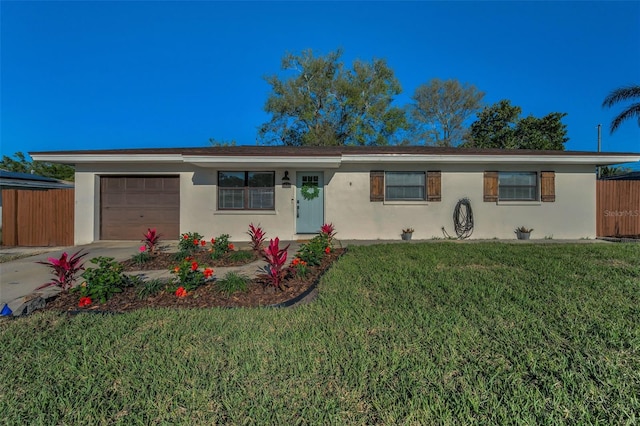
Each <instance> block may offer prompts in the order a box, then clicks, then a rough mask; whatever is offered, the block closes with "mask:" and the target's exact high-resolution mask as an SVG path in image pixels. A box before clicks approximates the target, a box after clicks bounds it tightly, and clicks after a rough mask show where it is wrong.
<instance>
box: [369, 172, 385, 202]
mask: <svg viewBox="0 0 640 426" xmlns="http://www.w3.org/2000/svg"><path fill="white" fill-rule="evenodd" d="M369 182H370V186H369V199H370V201H384V171H382V170H372V171H371V172H370V173H369Z"/></svg>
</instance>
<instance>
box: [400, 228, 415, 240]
mask: <svg viewBox="0 0 640 426" xmlns="http://www.w3.org/2000/svg"><path fill="white" fill-rule="evenodd" d="M412 235H413V228H405V229H403V230H402V239H403V240H405V241H409V240H410V239H411V236H412Z"/></svg>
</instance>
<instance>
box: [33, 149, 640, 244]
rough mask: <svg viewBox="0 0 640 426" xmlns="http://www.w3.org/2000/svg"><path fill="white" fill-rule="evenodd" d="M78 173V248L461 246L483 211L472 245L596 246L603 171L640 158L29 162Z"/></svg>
mask: <svg viewBox="0 0 640 426" xmlns="http://www.w3.org/2000/svg"><path fill="white" fill-rule="evenodd" d="M29 154H30V155H31V157H32V158H33V159H34V160H36V161H49V162H54V163H64V164H72V165H74V166H75V168H76V176H75V188H76V189H75V209H76V214H75V243H76V244H85V243H90V242H93V241H97V240H114V239H115V240H120V239H122V240H137V239H140V238H141V234H142V232H143V231H145V230H146V229H147V228H148V227H151V228H153V227H155V228H157V229H158V230H159V232H161V233H162V234H163V235H164V238H166V239H176V238H178V237H179V234H180V233H184V232H198V233H200V234H202V235H204V236H205V237H207V238H210V237H213V236H216V235H220V234H223V233H226V234H230V236H231V239H232V240H235V241H246V240H248V239H249V236H248V235H247V233H246V232H247V227H248V225H249V224H250V223H254V224H261V225H262V227H263V228H264V229H265V231H266V232H267V236H268V237H269V238H274V237H276V236H277V237H279V238H280V239H284V240H296V239H305V238H309V236H310V235H311V234H315V233H317V232H318V230H319V228H320V226H321V225H322V224H323V223H325V222H332V223H333V224H334V225H335V227H336V230H337V232H338V237H339V238H341V239H355V240H357V239H361V240H362V239H374V240H375V239H382V240H385V239H399V238H400V234H401V231H402V229H403V228H408V227H411V228H414V229H415V233H414V238H416V239H430V238H442V236H443V230H442V229H443V227H444V229H445V230H446V231H447V232H448V233H449V234H453V219H452V217H453V212H454V209H455V206H456V204H457V203H458V201H459V200H460V199H462V198H468V199H469V201H470V204H471V208H472V212H473V218H474V229H473V234H472V238H478V239H480V238H514V229H515V228H516V227H518V226H526V227H529V228H534V229H535V233H534V234H533V237H535V238H544V237H545V236H551V235H552V236H553V238H560V239H562V238H594V237H595V236H596V205H595V204H596V185H595V183H596V166H597V165H612V164H618V163H628V162H636V161H639V160H640V154H632V153H596V152H571V151H531V150H496V149H461V148H437V147H424V146H387V147H372V146H367V147H351V146H350V147H285V146H233V147H206V148H164V149H123V150H93V151H54V152H33V153H29Z"/></svg>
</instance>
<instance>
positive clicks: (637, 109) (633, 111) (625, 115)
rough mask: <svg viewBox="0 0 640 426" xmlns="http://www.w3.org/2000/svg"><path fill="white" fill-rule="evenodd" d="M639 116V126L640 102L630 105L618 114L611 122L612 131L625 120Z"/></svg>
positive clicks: (639, 121) (638, 117)
mask: <svg viewBox="0 0 640 426" xmlns="http://www.w3.org/2000/svg"><path fill="white" fill-rule="evenodd" d="M633 117H637V119H638V126H640V102H637V103H635V104H631V105H629V106H628V107H627V108H625V109H624V110H623V111H622V112H621V113H620V114H618V115H617V116H616V117H615V118H614V119H613V121H612V122H611V127H610V129H609V130H610V132H611V133H613V132H615V131H616V130H617V129H618V127H619V126H620V124H622V122H623V121H626V120H629V119H631V118H633Z"/></svg>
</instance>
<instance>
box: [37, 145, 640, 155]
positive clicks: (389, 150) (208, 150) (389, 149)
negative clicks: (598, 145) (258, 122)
mask: <svg viewBox="0 0 640 426" xmlns="http://www.w3.org/2000/svg"><path fill="white" fill-rule="evenodd" d="M29 154H38V155H63V154H64V155H102V154H104V155H114V154H115V155H129V154H131V155H134V154H140V155H150V154H154V155H157V154H166V155H205V156H206V155H211V156H266V157H292V156H296V157H299V156H303V157H306V156H309V157H315V156H336V157H339V156H341V155H368V154H372V155H373V154H387V155H393V154H398V155H402V154H404V155H407V154H414V155H522V156H534V155H535V156H545V155H554V156H558V155H561V156H564V155H566V156H582V155H589V156H594V155H596V156H598V155H602V156H605V155H611V154H616V155H634V153H622V152H618V153H606V152H600V153H598V152H593V151H556V150H546V151H543V150H531V149H480V148H449V147H433V146H336V147H310V146H305V147H297V146H255V145H252V146H226V147H194V148H136V149H102V150H77V151H42V152H33V153H31V152H30V153H29ZM635 155H638V154H635Z"/></svg>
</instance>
